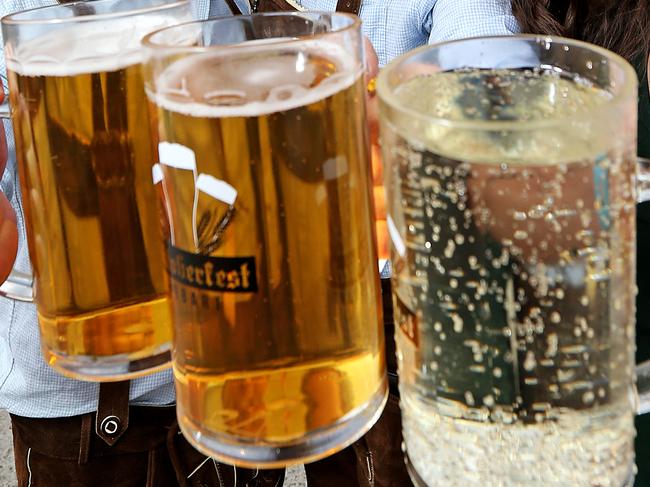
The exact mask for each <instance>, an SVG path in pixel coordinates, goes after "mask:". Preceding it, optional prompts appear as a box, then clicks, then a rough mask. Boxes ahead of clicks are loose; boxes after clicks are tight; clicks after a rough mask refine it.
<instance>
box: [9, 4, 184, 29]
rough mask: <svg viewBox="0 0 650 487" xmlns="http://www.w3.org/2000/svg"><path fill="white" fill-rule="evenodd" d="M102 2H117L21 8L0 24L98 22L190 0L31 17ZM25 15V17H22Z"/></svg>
mask: <svg viewBox="0 0 650 487" xmlns="http://www.w3.org/2000/svg"><path fill="white" fill-rule="evenodd" d="M102 3H108V4H110V3H117V1H116V0H94V1H92V2H87V1H83V0H77V1H75V2H70V3H61V4H56V5H47V6H44V7H36V8H31V9H28V10H23V11H21V12H15V13H13V14H9V15H5V16H4V17H2V18H0V23H1V24H2V25H11V26H21V25H25V26H27V25H59V24H72V23H78V22H98V21H102V20H110V19H119V18H124V17H131V16H137V15H144V14H148V13H151V12H159V11H165V10H171V9H174V8H177V7H182V6H185V5H190V0H174V1H170V2H167V3H161V4H160V5H151V6H149V7H133V6H128V4H126V3H125V4H124V5H125V9H124V10H120V11H117V12H110V13H103V14H90V15H78V16H73V17H59V18H56V17H54V18H45V19H38V18H33V17H31V16H32V15H33V14H34V12H41V11H49V10H51V11H56V10H58V9H65V8H66V7H70V6H75V5H86V6H92V5H93V4H102ZM22 17H25V18H22Z"/></svg>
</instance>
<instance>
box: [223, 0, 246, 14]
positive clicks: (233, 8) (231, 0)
mask: <svg viewBox="0 0 650 487" xmlns="http://www.w3.org/2000/svg"><path fill="white" fill-rule="evenodd" d="M226 5H228V8H229V9H230V11H231V12H232V14H233V15H243V14H244V12H242V11H241V10H240V9H239V7H238V6H237V4H236V3H235V0H226Z"/></svg>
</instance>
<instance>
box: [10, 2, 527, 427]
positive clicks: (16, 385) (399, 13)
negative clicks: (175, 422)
mask: <svg viewBox="0 0 650 487" xmlns="http://www.w3.org/2000/svg"><path fill="white" fill-rule="evenodd" d="M237 1H238V3H239V4H240V5H241V6H242V7H244V6H245V5H247V2H246V0H237ZM194 2H195V3H194V7H195V13H196V15H197V17H198V18H205V17H207V16H208V15H210V16H219V15H229V13H230V12H229V10H228V8H227V7H226V5H225V3H224V2H223V0H215V1H213V2H212V5H211V6H210V3H209V0H194ZM55 3H56V2H55V1H54V0H0V15H6V14H9V13H12V12H16V11H20V10H25V9H28V8H36V7H40V6H44V5H52V4H55ZM299 3H301V4H302V6H303V7H305V8H307V9H311V10H334V8H335V7H336V0H302V1H301V2H299ZM360 15H361V18H362V19H363V21H364V24H363V29H364V32H365V34H366V35H367V36H368V37H369V38H370V40H371V41H372V43H373V45H374V47H375V49H376V50H377V54H378V56H379V60H380V64H382V65H383V64H385V63H387V62H388V61H389V60H390V59H392V58H393V57H395V56H397V55H400V54H402V53H404V52H406V51H408V50H410V49H413V48H415V47H418V46H421V45H424V44H426V43H427V42H438V41H443V40H449V39H454V38H461V37H474V36H482V35H506V34H510V33H514V32H516V31H517V23H516V21H515V19H514V18H513V17H512V15H511V12H510V0H363V6H362V8H361V12H360ZM0 72H4V56H2V52H1V51H0ZM6 128H7V133H8V142H9V148H10V158H9V164H8V167H7V171H6V172H5V174H4V178H3V179H2V181H1V182H0V188H1V189H2V191H3V192H4V193H5V195H7V197H8V198H9V199H10V201H11V203H12V205H13V207H14V208H15V209H16V213H17V216H18V226H19V231H20V235H21V240H20V245H19V250H18V260H17V268H18V269H19V270H22V271H29V270H30V263H29V256H28V254H27V245H26V242H25V233H24V220H23V212H22V209H21V207H20V198H21V195H20V188H19V186H18V176H17V171H16V163H15V157H14V154H13V147H14V144H13V137H12V136H11V127H10V126H9V125H7V126H6ZM97 396H98V386H97V384H93V383H88V382H81V381H75V380H70V379H67V378H65V377H63V376H61V375H58V374H57V373H56V372H54V371H53V370H52V369H51V368H50V367H48V366H47V365H46V363H45V362H44V360H43V357H42V354H41V347H40V341H39V332H38V322H37V317H36V309H35V307H34V306H33V305H30V304H24V303H17V302H12V301H9V300H7V299H3V298H0V408H4V409H8V410H9V411H10V412H12V413H14V414H18V415H21V416H28V417H41V418H48V417H64V416H74V415H78V414H84V413H87V412H91V411H94V410H96V408H97ZM131 400H132V403H133V404H138V405H162V404H169V403H171V402H173V401H174V389H173V381H172V375H171V373H170V372H169V371H167V372H163V373H158V374H154V375H152V376H150V377H145V378H142V379H138V380H135V381H133V383H132V385H131Z"/></svg>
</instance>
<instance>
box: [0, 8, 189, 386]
mask: <svg viewBox="0 0 650 487" xmlns="http://www.w3.org/2000/svg"><path fill="white" fill-rule="evenodd" d="M187 20H191V9H190V4H189V2H187V1H186V0H182V1H169V0H132V1H129V2H125V1H118V0H100V1H95V2H92V3H89V2H77V3H70V4H66V5H58V6H52V7H45V8H40V9H35V10H29V11H25V12H20V13H16V14H13V15H9V16H7V17H5V18H3V19H2V29H3V35H4V42H5V53H6V63H7V71H8V78H9V88H10V95H9V99H10V105H11V118H12V121H13V128H14V134H15V141H16V155H17V159H18V161H17V162H18V166H19V172H20V181H21V192H22V201H23V208H24V210H25V222H26V228H27V236H28V244H29V251H30V257H31V261H32V266H33V283H32V277H31V276H29V275H25V274H21V273H18V272H14V273H13V274H12V275H11V276H10V278H9V280H8V281H7V283H5V284H4V285H3V286H2V288H1V289H2V292H1V294H2V295H4V296H7V297H10V298H14V299H20V300H24V301H31V300H32V299H33V298H35V302H36V305H37V307H38V317H39V324H40V329H41V342H42V347H43V352H44V354H45V359H46V361H47V362H48V363H49V364H50V365H51V366H53V367H54V368H55V369H56V370H58V371H59V372H61V373H62V374H64V375H67V376H70V377H73V378H77V379H84V380H93V381H94V380H97V381H111V380H123V379H127V378H133V377H137V376H141V375H145V374H148V373H151V372H152V371H155V370H158V369H161V368H163V367H166V366H168V364H169V360H170V353H169V351H170V348H171V338H172V326H171V309H170V305H169V279H168V276H167V256H166V248H165V244H164V238H163V236H162V232H161V231H160V214H161V212H160V210H159V207H158V198H157V193H156V189H155V188H154V185H153V183H152V175H151V174H152V172H151V171H152V166H153V163H154V160H155V154H156V150H155V145H154V142H153V138H152V135H151V131H152V127H151V123H150V121H149V113H148V110H147V101H146V96H145V91H144V83H143V80H142V73H141V61H142V52H143V51H142V47H141V43H140V42H141V39H142V37H144V35H145V34H148V33H149V32H152V31H153V30H156V29H159V28H161V27H164V26H168V25H172V24H176V23H179V22H181V21H187ZM32 285H33V288H34V290H35V292H34V296H33V295H32Z"/></svg>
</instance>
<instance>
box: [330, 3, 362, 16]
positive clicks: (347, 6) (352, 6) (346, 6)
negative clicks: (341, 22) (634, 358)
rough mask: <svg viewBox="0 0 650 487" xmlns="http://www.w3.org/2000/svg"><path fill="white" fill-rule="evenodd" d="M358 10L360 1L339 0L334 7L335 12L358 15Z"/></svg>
mask: <svg viewBox="0 0 650 487" xmlns="http://www.w3.org/2000/svg"><path fill="white" fill-rule="evenodd" d="M360 10H361V0H339V3H338V4H337V5H336V11H337V12H347V13H350V14H356V15H359V11H360Z"/></svg>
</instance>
